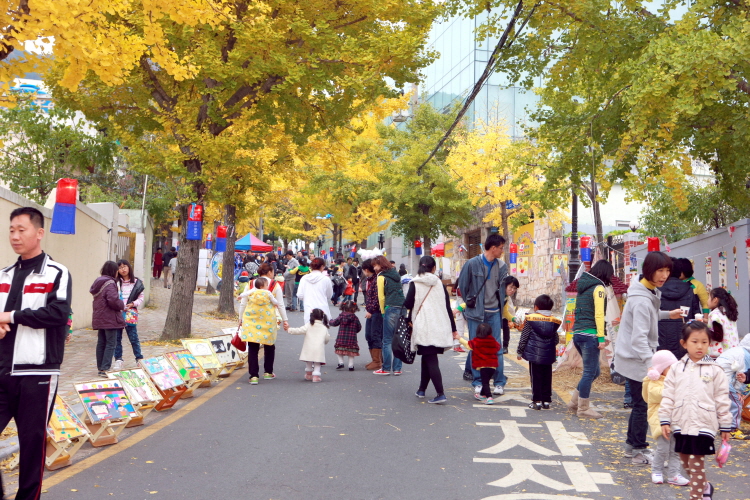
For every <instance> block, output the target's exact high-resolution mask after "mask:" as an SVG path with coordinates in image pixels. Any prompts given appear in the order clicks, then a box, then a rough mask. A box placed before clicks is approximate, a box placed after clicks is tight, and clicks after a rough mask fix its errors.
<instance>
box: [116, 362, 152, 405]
mask: <svg viewBox="0 0 750 500" xmlns="http://www.w3.org/2000/svg"><path fill="white" fill-rule="evenodd" d="M107 376H108V377H109V378H111V379H115V380H119V381H120V382H121V383H122V386H123V387H124V388H125V392H126V393H127V394H128V397H129V398H130V401H131V402H132V403H135V404H148V403H153V402H156V401H161V399H162V397H161V394H159V391H158V390H157V389H156V387H154V384H153V382H151V379H150V378H149V376H148V375H146V373H145V372H144V371H143V369H141V368H135V369H133V370H122V371H119V372H110V373H107Z"/></svg>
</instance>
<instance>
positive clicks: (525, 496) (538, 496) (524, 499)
mask: <svg viewBox="0 0 750 500" xmlns="http://www.w3.org/2000/svg"><path fill="white" fill-rule="evenodd" d="M585 498H586V497H571V496H568V495H547V494H545V493H506V494H504V495H493V496H491V497H485V498H483V499H482V500H581V499H585Z"/></svg>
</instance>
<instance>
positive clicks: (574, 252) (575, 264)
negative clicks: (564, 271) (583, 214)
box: [568, 189, 581, 283]
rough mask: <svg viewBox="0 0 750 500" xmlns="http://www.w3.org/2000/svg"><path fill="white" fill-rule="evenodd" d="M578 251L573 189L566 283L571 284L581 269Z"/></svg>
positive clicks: (575, 199)
mask: <svg viewBox="0 0 750 500" xmlns="http://www.w3.org/2000/svg"><path fill="white" fill-rule="evenodd" d="M579 255H580V252H579V251H578V195H577V194H576V191H575V189H573V200H572V201H571V207H570V258H569V259H568V281H570V282H571V283H572V282H573V281H574V280H575V279H576V274H578V268H579V267H581V259H580V258H579Z"/></svg>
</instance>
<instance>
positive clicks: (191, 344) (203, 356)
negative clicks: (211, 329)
mask: <svg viewBox="0 0 750 500" xmlns="http://www.w3.org/2000/svg"><path fill="white" fill-rule="evenodd" d="M182 345H184V346H185V349H187V350H188V351H190V354H192V355H193V356H194V357H195V359H196V360H197V361H198V363H199V364H200V365H201V368H203V369H204V370H212V369H214V368H219V367H220V366H221V365H222V364H223V363H221V362H219V358H217V357H216V354H215V353H214V350H213V348H212V347H211V342H209V341H208V340H207V339H182Z"/></svg>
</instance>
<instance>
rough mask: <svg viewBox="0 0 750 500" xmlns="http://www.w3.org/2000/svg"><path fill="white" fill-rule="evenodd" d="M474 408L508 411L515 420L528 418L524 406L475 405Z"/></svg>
mask: <svg viewBox="0 0 750 500" xmlns="http://www.w3.org/2000/svg"><path fill="white" fill-rule="evenodd" d="M474 408H484V409H486V410H493V409H495V408H498V409H502V410H508V411H509V412H510V416H511V417H514V418H526V410H527V408H524V407H523V406H502V405H474Z"/></svg>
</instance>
